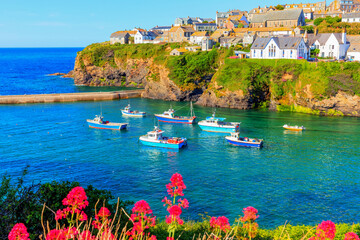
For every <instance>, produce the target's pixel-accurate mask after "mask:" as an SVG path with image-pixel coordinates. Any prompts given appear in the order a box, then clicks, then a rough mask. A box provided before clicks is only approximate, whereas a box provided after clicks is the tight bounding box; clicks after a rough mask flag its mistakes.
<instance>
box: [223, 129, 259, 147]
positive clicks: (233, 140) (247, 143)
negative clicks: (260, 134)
mask: <svg viewBox="0 0 360 240" xmlns="http://www.w3.org/2000/svg"><path fill="white" fill-rule="evenodd" d="M225 139H226V141H228V142H229V143H230V144H232V145H235V146H241V147H256V148H261V147H262V146H263V142H264V141H263V140H262V139H257V138H248V137H240V133H239V132H236V133H231V136H227V137H225Z"/></svg>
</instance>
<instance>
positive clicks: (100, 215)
mask: <svg viewBox="0 0 360 240" xmlns="http://www.w3.org/2000/svg"><path fill="white" fill-rule="evenodd" d="M110 215H111V213H110V211H109V209H107V208H106V207H101V208H100V210H99V212H98V213H97V214H96V216H95V218H96V219H97V220H98V219H99V218H103V219H104V218H108V217H110Z"/></svg>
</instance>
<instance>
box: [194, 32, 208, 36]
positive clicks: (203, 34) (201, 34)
mask: <svg viewBox="0 0 360 240" xmlns="http://www.w3.org/2000/svg"><path fill="white" fill-rule="evenodd" d="M207 35H208V34H207V32H205V31H201V32H194V33H193V34H192V35H191V36H192V37H205V36H207Z"/></svg>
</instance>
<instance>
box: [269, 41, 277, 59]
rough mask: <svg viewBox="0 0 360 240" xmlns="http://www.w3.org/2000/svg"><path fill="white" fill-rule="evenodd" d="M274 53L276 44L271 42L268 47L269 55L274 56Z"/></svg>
mask: <svg viewBox="0 0 360 240" xmlns="http://www.w3.org/2000/svg"><path fill="white" fill-rule="evenodd" d="M275 55H276V46H275V45H274V44H271V45H270V48H269V57H275Z"/></svg>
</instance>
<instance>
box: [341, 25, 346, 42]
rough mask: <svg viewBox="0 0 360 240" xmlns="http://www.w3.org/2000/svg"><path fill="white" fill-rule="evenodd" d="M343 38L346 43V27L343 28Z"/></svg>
mask: <svg viewBox="0 0 360 240" xmlns="http://www.w3.org/2000/svg"><path fill="white" fill-rule="evenodd" d="M341 40H342V42H343V43H344V44H346V28H343V31H342V34H341Z"/></svg>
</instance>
